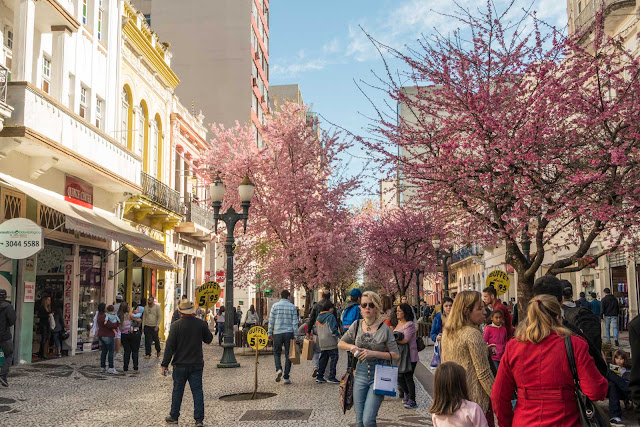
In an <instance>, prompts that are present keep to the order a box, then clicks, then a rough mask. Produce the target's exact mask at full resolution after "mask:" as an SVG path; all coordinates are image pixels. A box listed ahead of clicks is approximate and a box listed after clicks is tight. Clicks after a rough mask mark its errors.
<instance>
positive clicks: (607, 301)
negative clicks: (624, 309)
mask: <svg viewBox="0 0 640 427" xmlns="http://www.w3.org/2000/svg"><path fill="white" fill-rule="evenodd" d="M600 306H601V307H602V315H603V316H617V315H618V313H620V305H619V304H618V300H617V299H616V297H614V296H613V295H611V294H609V295H605V296H604V298H602V301H600Z"/></svg>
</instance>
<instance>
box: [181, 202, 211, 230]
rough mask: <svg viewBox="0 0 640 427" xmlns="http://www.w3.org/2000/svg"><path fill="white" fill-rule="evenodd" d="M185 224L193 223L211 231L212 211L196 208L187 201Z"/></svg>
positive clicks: (195, 205) (193, 203) (196, 206)
mask: <svg viewBox="0 0 640 427" xmlns="http://www.w3.org/2000/svg"><path fill="white" fill-rule="evenodd" d="M185 221H186V222H193V223H195V224H198V225H200V226H202V227H204V228H206V229H209V230H212V229H213V222H214V221H213V211H210V210H208V209H205V208H203V207H201V206H198V205H197V204H196V203H195V202H193V201H189V202H188V203H187V218H186V220H185Z"/></svg>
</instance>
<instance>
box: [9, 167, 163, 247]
mask: <svg viewBox="0 0 640 427" xmlns="http://www.w3.org/2000/svg"><path fill="white" fill-rule="evenodd" d="M0 180H1V181H4V182H5V183H7V184H9V185H10V186H12V187H15V188H16V189H18V190H20V191H21V192H23V193H25V194H26V195H28V196H30V197H33V198H34V199H36V200H37V201H39V202H40V203H42V204H44V205H47V206H49V207H50V208H52V209H55V210H57V211H58V212H60V213H62V214H64V216H65V227H66V228H67V229H69V230H75V231H79V232H81V233H85V234H87V235H90V236H94V237H98V238H101V239H105V240H114V241H116V242H120V243H127V244H130V245H134V246H138V247H141V248H148V249H153V250H159V251H163V250H164V244H163V243H162V242H158V241H157V240H154V239H152V238H151V237H149V236H147V235H146V234H143V233H141V232H140V231H138V230H136V229H135V228H133V227H132V226H131V225H129V224H127V223H126V222H125V221H123V220H121V219H118V218H116V217H115V216H114V215H113V214H111V213H110V212H107V211H105V210H102V209H99V208H96V207H94V208H93V209H87V208H85V207H82V206H78V205H74V204H72V203H69V202H67V201H66V200H64V197H63V196H61V195H60V194H57V193H54V192H53V191H49V190H46V189H44V188H40V187H38V186H36V185H33V184H30V183H28V182H24V181H21V180H19V179H16V178H13V177H11V176H9V175H5V174H3V173H0Z"/></svg>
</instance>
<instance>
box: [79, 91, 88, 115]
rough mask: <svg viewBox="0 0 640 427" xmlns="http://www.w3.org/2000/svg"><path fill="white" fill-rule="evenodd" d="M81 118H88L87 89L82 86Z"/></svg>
mask: <svg viewBox="0 0 640 427" xmlns="http://www.w3.org/2000/svg"><path fill="white" fill-rule="evenodd" d="M80 117H82V118H83V119H86V118H87V88H86V87H84V86H80Z"/></svg>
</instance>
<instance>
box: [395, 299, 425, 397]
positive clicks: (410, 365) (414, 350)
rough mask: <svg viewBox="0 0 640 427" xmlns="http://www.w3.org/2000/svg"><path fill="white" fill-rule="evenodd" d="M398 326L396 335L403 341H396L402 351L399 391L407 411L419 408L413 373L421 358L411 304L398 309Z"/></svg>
mask: <svg viewBox="0 0 640 427" xmlns="http://www.w3.org/2000/svg"><path fill="white" fill-rule="evenodd" d="M396 315H397V317H398V325H397V326H396V328H395V329H394V333H395V334H398V333H399V334H402V338H401V339H399V340H398V339H396V343H397V344H398V349H399V350H400V366H399V369H398V389H399V390H402V392H403V394H404V397H403V399H402V403H404V407H405V408H407V409H415V408H417V407H418V404H417V403H416V384H415V382H414V380H413V373H414V372H415V371H416V366H417V364H418V360H419V359H420V357H419V356H418V343H417V341H416V324H415V323H414V320H415V319H414V317H413V310H411V306H410V305H409V304H406V303H405V304H400V305H399V306H398V307H396Z"/></svg>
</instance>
